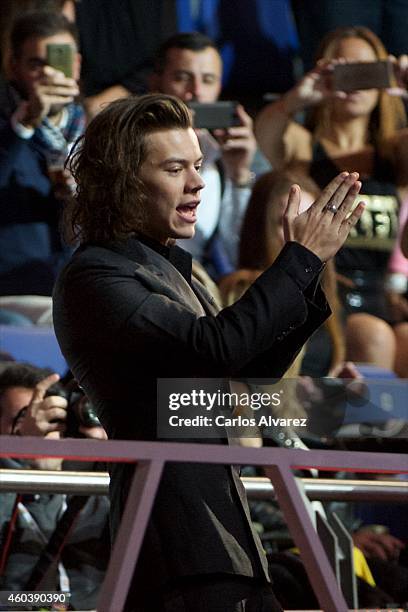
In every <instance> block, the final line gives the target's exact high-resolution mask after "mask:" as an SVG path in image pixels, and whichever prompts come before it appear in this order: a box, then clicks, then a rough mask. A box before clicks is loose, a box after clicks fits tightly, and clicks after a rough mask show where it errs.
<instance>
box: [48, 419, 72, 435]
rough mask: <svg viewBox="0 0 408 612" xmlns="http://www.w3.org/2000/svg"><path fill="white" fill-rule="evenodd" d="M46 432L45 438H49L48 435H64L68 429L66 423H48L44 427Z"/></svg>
mask: <svg viewBox="0 0 408 612" xmlns="http://www.w3.org/2000/svg"><path fill="white" fill-rule="evenodd" d="M42 429H43V432H44V437H48V434H49V433H51V432H57V431H58V432H61V433H64V432H65V431H66V429H67V426H66V423H65V421H56V422H55V423H47V424H46V425H45V426H44V427H42Z"/></svg>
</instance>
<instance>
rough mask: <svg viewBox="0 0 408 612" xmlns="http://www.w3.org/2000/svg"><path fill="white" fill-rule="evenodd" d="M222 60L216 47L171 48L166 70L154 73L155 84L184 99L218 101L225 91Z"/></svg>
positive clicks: (167, 57) (156, 87) (158, 87)
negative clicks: (222, 83) (197, 48)
mask: <svg viewBox="0 0 408 612" xmlns="http://www.w3.org/2000/svg"><path fill="white" fill-rule="evenodd" d="M221 76H222V63H221V57H220V55H219V53H218V51H216V50H215V49H213V48H212V47H207V48H206V49H203V50H202V51H190V50H189V49H177V48H173V49H169V50H168V51H167V55H166V62H165V66H164V68H163V71H162V72H161V73H160V74H156V75H154V79H153V86H154V88H155V89H157V91H159V92H160V93H164V94H170V95H173V96H177V97H178V98H180V99H181V100H183V102H192V101H195V102H215V101H216V100H217V98H218V96H219V94H220V90H221Z"/></svg>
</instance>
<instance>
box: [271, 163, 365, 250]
mask: <svg viewBox="0 0 408 612" xmlns="http://www.w3.org/2000/svg"><path fill="white" fill-rule="evenodd" d="M360 188H361V183H360V181H359V180H358V174H357V173H356V172H352V173H351V174H349V173H348V172H342V173H341V174H339V175H338V176H336V178H334V179H333V180H332V181H331V182H330V183H329V184H328V185H327V186H326V187H325V188H324V189H323V191H322V193H321V195H320V196H319V197H318V198H317V200H316V201H315V202H314V203H313V204H312V205H311V206H310V207H309V208H308V209H307V210H306V211H305V212H303V213H301V214H299V206H300V188H299V186H298V185H293V186H292V188H291V190H290V192H289V198H288V205H287V208H286V211H285V214H284V216H283V228H284V235H285V240H286V241H290V240H291V241H295V242H299V243H300V244H302V245H303V246H304V247H306V248H308V249H309V250H310V251H312V252H313V253H315V255H317V256H318V257H319V258H320V259H321V260H322V261H327V260H328V259H330V258H331V257H333V256H334V255H335V254H336V253H337V251H338V250H339V249H340V247H341V246H342V245H343V244H344V242H345V240H346V238H347V236H348V234H349V232H350V230H351V228H352V227H353V226H354V225H355V224H356V223H357V221H358V220H359V218H360V217H361V215H362V213H363V210H364V204H363V203H362V202H360V203H359V204H358V205H357V206H356V208H355V209H354V210H353V212H351V211H352V209H353V205H354V202H355V199H356V196H357V194H358V192H359V191H360Z"/></svg>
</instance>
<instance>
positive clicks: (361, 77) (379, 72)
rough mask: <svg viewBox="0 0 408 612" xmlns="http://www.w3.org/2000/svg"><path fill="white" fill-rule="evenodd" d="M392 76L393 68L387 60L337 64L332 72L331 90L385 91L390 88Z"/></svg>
mask: <svg viewBox="0 0 408 612" xmlns="http://www.w3.org/2000/svg"><path fill="white" fill-rule="evenodd" d="M393 76H394V72H393V66H392V64H391V62H389V61H387V60H384V61H380V62H361V63H359V62H356V63H352V64H338V65H337V66H335V67H334V70H333V88H334V89H335V90H336V91H356V90H358V89H385V88H387V87H392V81H393Z"/></svg>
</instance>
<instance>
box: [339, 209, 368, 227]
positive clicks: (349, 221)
mask: <svg viewBox="0 0 408 612" xmlns="http://www.w3.org/2000/svg"><path fill="white" fill-rule="evenodd" d="M364 209H365V202H359V203H358V204H357V206H356V207H355V209H354V210H353V212H352V213H351V215H350V216H349V217H347V218H346V219H344V221H343V222H342V226H344V225H347V226H348V227H349V228H350V229H351V228H352V227H353V226H354V225H355V224H356V223H357V221H358V220H359V219H360V217H361V215H362V214H363V212H364Z"/></svg>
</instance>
